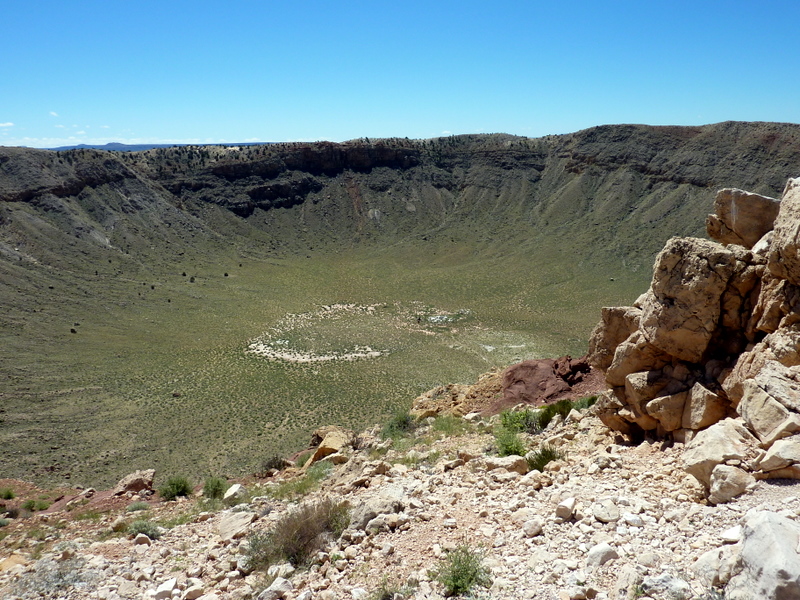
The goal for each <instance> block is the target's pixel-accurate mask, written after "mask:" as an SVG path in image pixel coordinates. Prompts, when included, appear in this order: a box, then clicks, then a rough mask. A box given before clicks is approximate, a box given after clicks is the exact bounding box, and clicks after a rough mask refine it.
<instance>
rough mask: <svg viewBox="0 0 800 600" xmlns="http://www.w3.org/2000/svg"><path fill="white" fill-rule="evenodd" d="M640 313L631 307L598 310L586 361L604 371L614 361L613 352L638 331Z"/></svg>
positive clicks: (639, 310) (637, 309)
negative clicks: (597, 321)
mask: <svg viewBox="0 0 800 600" xmlns="http://www.w3.org/2000/svg"><path fill="white" fill-rule="evenodd" d="M641 315H642V311H641V309H639V308H635V307H633V306H612V307H604V308H601V309H600V322H599V323H598V324H597V326H596V327H595V328H594V331H592V335H591V336H590V337H589V353H588V355H587V359H588V361H589V364H591V365H592V366H593V367H594V368H596V369H602V370H604V371H605V370H606V369H608V367H610V366H611V363H612V361H613V360H614V352H615V351H616V350H617V346H619V345H620V344H621V343H622V342H624V341H625V340H626V339H628V337H630V335H631V334H632V333H633V332H634V331H636V330H637V329H639V317H641Z"/></svg>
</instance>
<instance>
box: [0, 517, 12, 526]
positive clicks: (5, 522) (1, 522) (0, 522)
mask: <svg viewBox="0 0 800 600" xmlns="http://www.w3.org/2000/svg"><path fill="white" fill-rule="evenodd" d="M9 523H11V519H0V527H5V526H6V525H8V524H9Z"/></svg>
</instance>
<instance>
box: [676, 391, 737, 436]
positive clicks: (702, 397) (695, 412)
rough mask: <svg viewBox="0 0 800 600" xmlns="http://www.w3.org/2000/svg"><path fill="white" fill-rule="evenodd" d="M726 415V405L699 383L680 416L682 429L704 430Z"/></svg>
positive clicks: (690, 393)
mask: <svg viewBox="0 0 800 600" xmlns="http://www.w3.org/2000/svg"><path fill="white" fill-rule="evenodd" d="M727 414H728V403H727V402H725V400H723V399H722V398H720V396H719V394H715V393H714V392H712V391H711V390H709V389H708V388H706V387H705V386H704V385H703V384H701V383H699V382H698V383H695V384H694V386H693V387H692V389H691V391H690V392H689V395H688V397H687V398H686V403H685V404H684V407H683V415H681V427H683V428H684V429H705V428H706V427H708V426H709V425H713V424H714V423H716V422H717V421H719V420H720V419H723V418H725V416H726V415H727Z"/></svg>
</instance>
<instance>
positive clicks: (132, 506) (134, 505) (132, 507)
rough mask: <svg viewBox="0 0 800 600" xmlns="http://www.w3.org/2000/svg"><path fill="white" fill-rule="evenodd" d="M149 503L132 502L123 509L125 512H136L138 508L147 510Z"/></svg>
mask: <svg viewBox="0 0 800 600" xmlns="http://www.w3.org/2000/svg"><path fill="white" fill-rule="evenodd" d="M149 509H150V505H149V504H148V503H147V502H141V501H139V502H133V503H131V504H129V505H128V507H127V508H126V509H125V511H126V512H138V511H140V510H149Z"/></svg>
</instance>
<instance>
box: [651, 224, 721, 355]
mask: <svg viewBox="0 0 800 600" xmlns="http://www.w3.org/2000/svg"><path fill="white" fill-rule="evenodd" d="M735 267H736V257H735V255H734V254H733V253H732V252H731V251H730V250H727V249H726V248H725V247H724V246H722V245H721V244H718V243H715V242H711V241H708V240H702V239H698V238H672V239H670V240H669V241H668V242H667V244H666V246H665V247H664V249H663V250H662V251H661V252H659V254H658V257H657V258H656V263H655V266H654V268H653V282H652V284H651V286H650V293H648V294H647V297H646V299H645V301H644V305H643V307H642V317H641V324H640V326H639V329H640V331H641V332H642V333H643V334H644V337H645V339H646V340H647V341H648V342H649V343H651V344H652V345H653V346H655V347H656V348H658V349H660V350H662V351H663V352H665V353H667V354H669V355H671V356H674V357H677V358H679V359H681V360H685V361H688V362H693V363H697V362H700V360H701V359H702V358H703V355H704V353H705V351H706V348H707V347H708V343H709V342H710V341H711V338H712V336H713V335H714V332H715V331H716V329H717V326H718V324H719V318H720V298H721V297H722V293H723V292H724V291H725V288H726V287H727V284H728V280H729V279H730V278H731V276H732V275H733V273H734V269H735Z"/></svg>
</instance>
